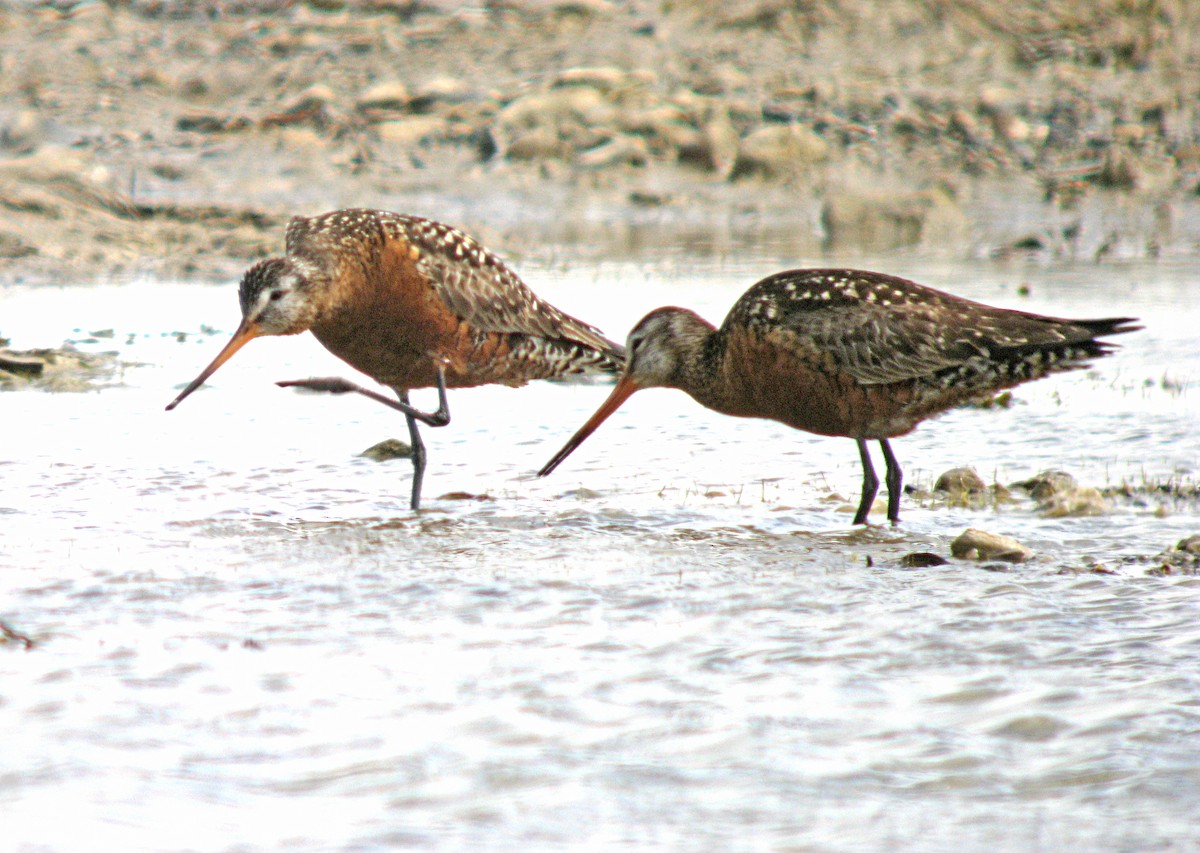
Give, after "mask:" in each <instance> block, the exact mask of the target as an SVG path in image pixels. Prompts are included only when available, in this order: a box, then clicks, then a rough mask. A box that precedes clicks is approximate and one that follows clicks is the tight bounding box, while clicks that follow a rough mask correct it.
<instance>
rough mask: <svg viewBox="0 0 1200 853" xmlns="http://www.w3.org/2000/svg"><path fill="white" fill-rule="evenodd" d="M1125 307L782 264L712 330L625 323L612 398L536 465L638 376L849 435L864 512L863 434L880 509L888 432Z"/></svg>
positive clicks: (1043, 358) (1072, 340)
mask: <svg viewBox="0 0 1200 853" xmlns="http://www.w3.org/2000/svg"><path fill="white" fill-rule="evenodd" d="M1134 322H1136V321H1135V320H1133V319H1130V318H1126V317H1118V318H1113V319H1106V320H1064V319H1060V318H1057V317H1044V316H1042V315H1040V314H1031V313H1028V312H1025V311H1011V310H1006V309H1004V308H993V307H991V306H989V305H983V304H981V303H979V302H972V301H971V300H969V299H962V298H960V297H957V296H952V295H950V294H948V293H942V292H941V291H938V290H934V289H932V288H929V287H924V286H922V285H919V284H916V283H915V282H911V281H908V280H906V279H902V278H897V277H895V276H890V275H884V274H882V273H875V272H862V271H859V270H842V269H813V270H791V271H787V272H780V273H776V274H775V275H772V276H769V277H767V278H765V279H763V280H762V281H760V282H758V283H757V284H755V285H754V286H753V287H751V288H750V289H749V290H748V291H746V293H745V294H743V295H742V297H741V298H740V299H738V301H737V302H736V303H735V304H734V306H733V308H732V309H731V310H730V312H729V316H727V317H726V318H725V322H724V323H723V324H722V325H721V328H720V329H716V328H714V327H713V326H712V324H711V323H708V322H707V321H705V320H704V319H702V318H701V317H699V316H697V315H696V314H695V313H694V312H692V311H688V310H687V309H684V308H659V309H657V310H655V311H651V312H650V313H649V314H648V315H646V316H645V317H644V318H643V319H642V321H641V322H639V323H638V324H637V326H635V327H634V329H633V331H632V332H630V333H629V340H628V342H627V343H626V348H627V352H628V362H627V364H626V367H625V371H624V373H623V374H622V376H621V378H620V379H619V380H618V382H617V385H616V387H615V388H614V389H613V391H612V394H611V395H610V396H609V398H608V399H607V400H606V401H605V402H604V403H603V405H601V406H600V408H599V409H598V410H597V411H596V413H595V414H594V415H592V417H591V419H589V420H588V422H587V423H585V424H584V425H583V426H582V427H581V428H580V429H579V431H578V432H576V433H575V435H574V436H573V437H572V438H571V439H570V441H568V442H567V443H566V445H564V447H563V448H562V450H560V451H559V452H558V453H557V454H556V455H555V456H554V458H553V459H551V460H550V461H549V462H548V463H547V464H546V466H545V467H544V468H542V470H541V471H540V472H539V475H540V476H545V475H547V474H549V473H550V472H551V471H553V470H554V469H555V468H556V467H557V466H558V465H559V463H561V462H562V461H563V460H564V459H566V458H567V456H569V455H570V454H571V452H572V451H574V450H575V448H576V447H578V446H579V445H580V444H581V443H582V442H583V441H584V440H585V439H586V438H587V437H588V436H589V435H591V433H592V432H593V431H594V430H595V429H596V428H597V427H598V426H600V424H601V423H603V422H604V420H605V418H607V417H608V416H609V415H611V414H612V413H613V412H615V411H616V410H617V408H618V407H619V406H620V405H621V403H623V402H624V401H625V400H626V399H627V398H628V397H629V396H630V395H631V394H632V393H633V392H634V391H637V390H640V389H642V388H656V387H664V388H678V389H681V390H683V391H686V392H687V393H688V394H690V395H691V396H692V397H693V398H694V399H695V400H696V401H697V402H698V403H700V404H702V405H704V406H707V407H708V408H710V409H713V410H715V411H718V412H722V413H724V414H727V415H735V416H738V417H747V418H768V419H770V420H775V421H779V422H780V423H784V424H787V425H788V426H790V427H794V428H796V429H802V430H805V431H807V432H812V433H817V434H818V435H831V436H842V437H845V438H853V439H854V440H855V441H856V442H857V443H858V452H859V455H860V457H861V459H862V467H863V481H862V497H861V499H860V501H859V504H858V512H857V513H856V514H855V516H854V523H855V524H864V523H866V520H867V513H868V512H869V510H870V508H871V504H872V503H873V502H874V500H875V495H876V493H877V491H878V489H879V479H878V477H877V476H876V475H875V469H874V467H873V466H872V464H871V456H870V452H869V450H868V449H867V442H868V441H871V440H875V441H878V442H879V445H880V447H881V448H882V449H883V458H884V459H885V460H886V462H887V476H886V482H887V487H888V509H887V516H888V519H889V520H891V521H892V522H893V523H894V522H896V521H898V520H899V517H900V485H901V471H900V465H899V463H897V461H896V457H895V455H894V454H893V453H892V448H891V445H890V444H889V443H888V439H890V438H895V437H896V436H901V435H905V434H906V433H908V432H910V431H911V430H912V429H913V428H914V427H915V426H916V425H917V424H918V423H920V422H921V421H923V420H925V419H926V418H929V417H933V416H935V415H938V414H941V413H942V412H944V411H946V410H947V409H949V408H951V407H952V406H956V405H958V404H960V403H963V402H966V401H968V400H971V399H974V398H978V397H981V396H986V395H989V394H991V393H993V392H995V391H997V390H999V389H1002V388H1011V387H1012V386H1014V385H1019V384H1021V383H1022V382H1028V381H1030V380H1032V379H1039V378H1041V377H1043V376H1047V375H1049V374H1051V373H1059V372H1062V371H1066V370H1074V369H1076V368H1079V367H1083V366H1084V365H1086V364H1087V362H1088V360H1089V359H1092V358H1098V357H1100V356H1103V355H1107V354H1108V353H1109V352H1111V350H1112V349H1113V346H1114V345H1113V344H1109V343H1106V342H1104V341H1100V340H1097V338H1098V337H1100V336H1102V335H1117V334H1122V333H1124V332H1132V331H1135V330H1136V329H1138V328H1140V327H1138V326H1135V325H1132V324H1133V323H1134Z"/></svg>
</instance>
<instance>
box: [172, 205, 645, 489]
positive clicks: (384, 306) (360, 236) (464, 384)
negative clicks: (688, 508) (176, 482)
mask: <svg viewBox="0 0 1200 853" xmlns="http://www.w3.org/2000/svg"><path fill="white" fill-rule="evenodd" d="M238 297H239V300H240V302H241V308H242V322H241V324H240V325H239V326H238V328H237V331H235V332H234V334H233V337H232V338H231V339H230V341H229V343H227V344H226V345H225V347H224V349H222V350H221V352H220V353H219V354H218V355H217V357H216V358H215V359H213V361H212V363H211V364H210V365H209V366H208V367H206V368H205V369H204V370H203V371H201V373H200V375H199V376H197V377H196V379H195V380H194V381H193V382H192V383H191V384H189V385H188V386H187V387H186V388H184V389H183V391H182V392H181V393H180V394H179V396H178V397H176V398H175V399H174V400H173V401H172V402H171V404H170V405H168V406H167V409H168V410H170V409H173V408H175V407H176V406H178V405H179V403H180V402H181V401H182V400H183V399H184V398H185V397H187V396H188V395H189V394H191V393H192V392H193V391H195V390H196V389H197V388H199V387H200V386H201V385H202V384H203V383H204V382H205V380H207V379H208V377H209V376H211V375H212V374H213V372H215V371H216V370H217V368H219V367H220V366H221V365H222V364H224V363H225V362H226V361H227V360H228V359H229V358H230V357H231V356H232V355H233V354H234V353H235V352H237V351H238V350H239V349H241V347H242V346H243V345H245V344H246V343H247V342H248V341H250V340H251V339H253V338H256V337H260V336H262V335H295V334H298V333H300V332H304V331H306V330H311V331H312V333H313V335H314V336H315V337H316V338H317V340H318V341H320V342H321V343H322V344H323V345H324V346H325V348H326V349H328V350H329V351H330V352H332V353H333V354H334V355H336V356H337V357H338V358H340V359H342V360H343V361H345V362H346V363H347V364H349V365H350V366H351V367H354V368H356V369H357V370H360V371H362V372H363V373H365V374H366V375H368V376H370V377H371V378H372V379H374V380H376V381H377V382H379V383H380V384H382V385H386V386H388V387H390V388H392V389H393V390H394V391H395V392H396V394H397V396H398V398H399V399H398V400H392V399H390V398H388V397H385V396H383V395H381V394H378V393H376V392H373V391H369V390H367V389H365V388H360V387H359V386H358V385H355V384H354V383H352V382H348V381H346V380H344V379H305V380H295V381H289V382H280V383H278V384H280V385H284V386H298V387H304V388H310V389H313V390H318V391H330V392H333V393H345V392H354V393H360V394H364V395H366V396H368V397H371V398H372V399H375V400H379V401H380V402H383V403H385V404H387V405H389V406H391V407H393V408H395V409H398V410H400V411H401V412H403V413H404V416H405V418H406V419H407V421H408V430H409V435H410V437H411V439H412V447H413V457H412V458H413V483H412V500H411V505H412V508H413V509H417V508H418V507H419V506H420V501H421V481H422V478H423V476H424V472H425V457H426V454H425V446H424V443H423V442H422V441H421V436H420V433H419V431H418V429H417V422H418V421H420V422H421V423H425V424H429V425H430V426H444V425H446V424H447V423H449V422H450V413H449V409H448V408H447V405H446V389H447V388H470V387H474V386H477V385H486V384H492V383H496V384H501V385H511V386H520V385H524V384H525V383H526V382H529V381H530V380H532V379H549V378H556V377H561V376H567V375H571V374H584V373H617V372H619V371H620V369H621V367H622V365H623V364H624V350H623V349H622V347H621V346H620V345H619V344H616V343H613V342H612V341H610V340H608V339H607V338H605V337H604V336H603V335H602V334H601V333H600V332H599V330H597V329H595V328H593V327H592V326H589V325H588V324H586V323H583V322H581V321H579V320H576V319H575V318H574V317H571V316H569V315H567V314H565V313H563V312H562V311H560V310H558V309H557V308H555V307H554V306H553V305H550V304H549V303H547V302H544V301H542V300H541V299H539V298H538V296H537V295H536V294H534V292H533V291H532V290H530V289H529V288H528V287H527V286H526V285H525V284H524V282H522V281H521V279H520V278H519V277H518V276H517V274H516V273H515V272H513V271H512V270H511V269H510V268H509V267H508V266H507V265H506V264H505V263H504V262H503V261H502V260H500V259H499V258H498V257H496V256H495V255H493V254H492V253H491V252H489V251H488V250H487V249H485V248H484V247H483V246H481V245H480V244H479V243H477V242H476V241H475V240H474V239H472V238H471V237H469V236H468V235H466V234H464V233H463V232H462V231H459V230H458V229H456V228H452V227H451V226H449V225H443V224H442V223H440V222H433V221H431V220H428V219H422V218H420V217H416V216H405V215H403V214H398V213H389V212H386V211H377V210H336V211H333V212H332V213H326V214H323V215H321V216H314V217H302V216H298V217H296V218H294V219H292V221H291V223H290V224H289V225H288V228H287V235H286V253H285V256H284V257H278V258H269V259H267V260H264V261H259V262H258V263H256V264H254V265H253V266H252V267H250V268H249V269H248V270H247V271H246V273H245V275H244V276H243V277H242V281H241V285H240V286H239V288H238ZM428 387H436V388H437V389H438V403H439V405H438V409H437V411H435V412H422V411H419V410H418V409H415V408H413V407H412V406H411V405H410V404H409V399H408V392H409V390H410V389H413V388H428Z"/></svg>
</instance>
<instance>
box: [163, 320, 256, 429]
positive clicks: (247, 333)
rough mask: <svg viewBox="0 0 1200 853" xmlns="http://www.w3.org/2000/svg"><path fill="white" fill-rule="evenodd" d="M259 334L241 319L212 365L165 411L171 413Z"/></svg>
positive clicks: (252, 324) (251, 325)
mask: <svg viewBox="0 0 1200 853" xmlns="http://www.w3.org/2000/svg"><path fill="white" fill-rule="evenodd" d="M261 334H262V332H261V331H259V328H258V324H257V323H251V322H249V321H247V320H245V319H243V320H242V324H241V325H240V326H238V327H237V331H236V332H234V333H233V337H232V338H230V339H229V343H227V344H225V348H224V349H222V350H221V351H220V352H219V353H217V357H216V358H214V359H213V360H212V364H210V365H209V366H208V367H206V368H204V370H202V371H200V375H199V376H197V377H196V378H195V379H193V380H192V382H191V384H190V385H188V387H186V388H184V389H183V390H182V391H180V392H179V396H178V397H176V398H175V399H174V400H172V401H171V403H170V405H168V406H167V411H168V412H169V411H171V409H173V408H175V407H176V406H178V405H179V404H180V403H182V402H183V398H184V397H186V396H187V395H188V394H191V393H192V392H193V391H195V390H196V389H197V388H199V387H200V386H201V385H203V384H204V383H205V381H207V380H208V377H210V376H212V375H213V374H214V373H216V372H217V368H218V367H220V366H221V365H222V364H224V363H225V362H227V361H229V359H230V358H232V357H233V354H234V353H235V352H237V351H238V350H240V349H241V348H242V347H244V346H245V345H246V344H247V343H248V342H250V341H252V340H254V339H255V338H257V337H258V336H259V335H261Z"/></svg>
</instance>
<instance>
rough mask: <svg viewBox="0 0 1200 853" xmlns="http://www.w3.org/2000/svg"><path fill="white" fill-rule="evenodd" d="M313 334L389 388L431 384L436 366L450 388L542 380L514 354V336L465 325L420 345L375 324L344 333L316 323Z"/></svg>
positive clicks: (332, 351) (405, 333) (351, 363)
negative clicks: (370, 328) (478, 330)
mask: <svg viewBox="0 0 1200 853" xmlns="http://www.w3.org/2000/svg"><path fill="white" fill-rule="evenodd" d="M313 334H314V335H315V336H316V338H317V340H318V341H320V342H321V344H322V345H323V346H324V347H325V348H326V349H327V350H329V351H330V352H331V353H333V354H334V355H336V356H337V357H338V358H340V359H341V360H342V361H344V362H346V363H347V364H349V365H350V366H351V367H353V368H355V369H356V370H359V371H361V372H363V373H365V374H366V375H368V376H370V377H371V378H372V379H374V380H375V381H376V382H379V383H381V384H383V385H388V386H390V387H392V388H398V389H407V388H432V387H433V386H435V385H436V384H437V368H438V366H439V365H441V367H442V369H443V370H444V372H445V377H446V387H448V388H473V387H475V386H478V385H490V384H501V385H524V384H525V383H526V382H528V381H529V380H530V379H537V378H542V377H541V376H540V375H539V374H537V371H535V370H531V369H530V367H529V366H528V365H525V364H524V363H522V362H521V361H519V360H516V359H513V358H512V351H513V341H512V340H511V338H513V337H514V336H513V335H510V334H500V333H494V332H493V333H473V332H472V331H471V330H470V329H469V328H467V327H466V326H465V324H463V326H462V327H460V328H459V329H456V330H455V331H454V333H453V334H449V335H441V336H436V337H435V336H428V337H424V338H422V339H421V340H420V341H419V344H420V345H416V344H418V341H417V339H416V336H414V335H413V334H411V333H410V332H409V331H408V330H405V331H404V332H403V333H401V334H389V333H387V332H384V331H381V330H379V329H378V328H376V329H375V330H374V333H373V334H344V333H343V332H342V330H341V329H333V330H326V329H320V328H317V327H314V328H313ZM534 366H535V367H536V365H534Z"/></svg>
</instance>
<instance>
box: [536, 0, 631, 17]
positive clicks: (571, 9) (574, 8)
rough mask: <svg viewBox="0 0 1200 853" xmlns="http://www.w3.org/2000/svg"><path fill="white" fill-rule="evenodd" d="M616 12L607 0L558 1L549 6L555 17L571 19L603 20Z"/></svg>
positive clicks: (615, 8)
mask: <svg viewBox="0 0 1200 853" xmlns="http://www.w3.org/2000/svg"><path fill="white" fill-rule="evenodd" d="M616 10H617V7H616V5H615V4H613V3H610V2H609V0H559V2H557V3H554V4H553V5H552V6H551V11H553V12H554V14H555V15H557V16H559V17H572V18H605V17H608V16H610V15H612V14H614V13H615V12H616Z"/></svg>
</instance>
